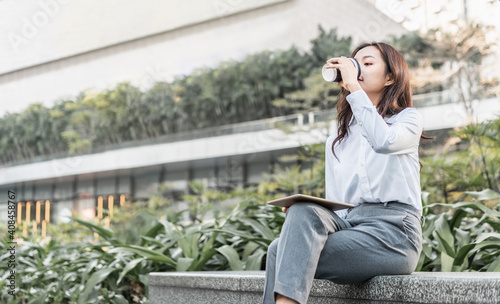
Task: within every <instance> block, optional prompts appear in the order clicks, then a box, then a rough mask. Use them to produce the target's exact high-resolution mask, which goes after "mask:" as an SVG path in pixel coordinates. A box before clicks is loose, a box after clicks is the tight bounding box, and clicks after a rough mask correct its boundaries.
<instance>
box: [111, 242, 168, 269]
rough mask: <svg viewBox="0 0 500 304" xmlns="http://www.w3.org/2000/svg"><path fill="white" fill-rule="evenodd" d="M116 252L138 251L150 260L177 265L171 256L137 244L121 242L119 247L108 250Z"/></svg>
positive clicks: (137, 252)
mask: <svg viewBox="0 0 500 304" xmlns="http://www.w3.org/2000/svg"><path fill="white" fill-rule="evenodd" d="M116 252H132V253H136V254H138V255H140V256H142V257H145V258H147V259H149V260H153V261H158V262H164V263H167V264H170V265H172V266H175V265H176V263H175V262H174V261H173V260H172V259H171V258H169V257H167V256H165V255H163V254H161V253H159V252H156V251H153V250H150V249H147V248H144V247H141V246H137V245H126V244H120V245H117V247H115V248H113V249H110V250H109V251H108V253H116Z"/></svg>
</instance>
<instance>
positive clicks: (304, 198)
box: [267, 194, 354, 211]
mask: <svg viewBox="0 0 500 304" xmlns="http://www.w3.org/2000/svg"><path fill="white" fill-rule="evenodd" d="M295 203H315V204H318V205H321V206H323V207H325V208H328V209H331V210H334V211H336V210H342V209H347V208H351V207H354V205H351V204H347V203H339V202H335V201H330V200H327V199H324V198H319V197H315V196H310V195H305V194H295V195H292V196H287V197H282V198H279V199H275V200H272V201H269V202H267V204H269V205H273V206H278V207H290V206H291V205H293V204H295Z"/></svg>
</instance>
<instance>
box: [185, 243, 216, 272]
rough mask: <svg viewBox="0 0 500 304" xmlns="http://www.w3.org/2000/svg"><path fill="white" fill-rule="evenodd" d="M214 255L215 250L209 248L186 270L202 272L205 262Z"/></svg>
mask: <svg viewBox="0 0 500 304" xmlns="http://www.w3.org/2000/svg"><path fill="white" fill-rule="evenodd" d="M216 253H217V250H215V249H214V248H210V249H208V250H205V251H203V253H202V254H201V256H200V258H199V259H198V261H195V262H194V263H193V264H192V265H191V267H190V268H189V269H188V270H190V271H191V270H192V271H200V270H203V267H204V266H205V264H206V263H207V261H208V260H210V258H211V257H212V256H213V255H214V254H216Z"/></svg>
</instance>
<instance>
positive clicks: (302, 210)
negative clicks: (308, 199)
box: [287, 203, 321, 218]
mask: <svg viewBox="0 0 500 304" xmlns="http://www.w3.org/2000/svg"><path fill="white" fill-rule="evenodd" d="M316 208H321V207H319V206H318V205H316V204H313V203H296V204H293V205H292V206H291V207H290V208H289V209H288V211H287V216H290V215H299V216H300V217H301V218H308V217H318V212H317V211H316V210H315V209H316Z"/></svg>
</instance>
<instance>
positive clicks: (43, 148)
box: [0, 25, 498, 164]
mask: <svg viewBox="0 0 500 304" xmlns="http://www.w3.org/2000/svg"><path fill="white" fill-rule="evenodd" d="M487 33H488V29H487V28H484V27H479V26H474V25H469V26H467V27H466V28H464V29H463V31H460V32H459V35H449V34H446V33H442V32H439V31H432V32H429V33H428V34H427V35H424V36H420V35H418V34H416V33H410V34H407V35H403V36H401V37H393V38H391V39H390V41H388V42H389V43H390V44H392V45H394V46H395V47H396V48H397V49H399V50H400V51H401V52H402V53H403V54H404V55H405V58H406V60H407V61H408V63H409V65H410V67H411V68H412V88H413V92H414V93H427V92H433V91H440V90H442V88H443V87H447V88H453V89H454V90H455V91H457V92H459V93H460V96H459V97H460V98H461V100H462V102H463V103H464V105H465V107H466V109H467V113H468V114H470V115H471V112H472V101H473V100H476V99H481V98H482V97H483V96H484V95H485V94H492V92H493V91H494V90H493V88H495V85H497V84H498V83H497V82H495V81H493V82H491V81H490V82H489V83H486V82H485V81H483V80H482V79H481V78H480V72H481V59H482V58H483V57H484V56H486V55H487V54H489V53H490V52H491V49H492V46H491V45H489V44H487V43H486V41H485V36H486V35H487ZM351 40H352V39H351V38H350V37H340V36H339V35H338V34H337V31H336V29H331V30H329V31H326V30H324V29H323V28H321V27H319V29H318V36H317V37H316V38H315V39H313V40H312V41H311V48H310V50H309V51H299V50H298V49H297V48H295V47H291V48H290V49H288V50H282V51H265V52H260V53H256V54H253V55H249V56H247V57H246V58H245V59H244V60H242V61H227V62H223V63H221V64H220V65H219V66H217V67H215V68H206V67H205V68H204V67H200V68H199V69H198V70H195V71H194V72H192V73H191V74H190V75H184V76H179V77H177V78H176V79H174V80H173V81H171V82H157V83H155V84H154V85H153V86H152V87H151V88H148V89H145V90H141V89H139V88H138V87H135V86H133V85H131V84H129V83H121V84H118V85H117V86H116V87H114V88H112V89H109V90H104V91H101V92H91V91H86V92H81V93H80V94H79V96H78V97H77V98H75V99H74V100H61V101H59V102H58V103H56V105H54V106H53V107H51V108H47V107H44V106H43V105H41V104H33V105H31V106H30V107H28V108H27V109H26V110H25V111H24V112H22V113H14V114H6V115H5V116H3V117H2V118H0V132H1V133H2V138H1V140H0V164H13V163H19V162H23V161H32V160H36V159H44V158H48V157H63V156H67V155H70V154H85V153H91V152H93V151H94V152H95V151H97V150H102V149H112V148H113V146H115V147H119V146H123V144H127V143H131V142H134V141H141V140H148V139H158V140H159V141H161V137H162V136H168V135H172V134H178V133H180V132H184V131H191V130H199V129H203V128H209V127H215V126H219V125H222V124H233V123H238V122H245V121H251V120H258V119H265V118H270V117H275V116H282V115H287V114H293V113H306V112H310V111H316V110H325V109H333V108H335V105H336V99H337V94H338V92H339V91H340V87H338V86H337V85H335V84H333V85H332V84H331V83H327V82H325V81H323V80H322V78H321V75H320V69H321V67H322V65H323V64H324V62H325V61H326V60H327V59H328V58H331V57H333V56H341V55H345V56H348V55H349V54H350V52H351V50H352V48H353V47H354V46H353V45H352V41H351ZM450 50H454V51H453V52H450ZM444 71H446V73H445V72H444ZM457 79H462V80H461V81H458V80H457ZM488 88H490V89H491V90H488ZM492 90H493V91H492Z"/></svg>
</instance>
